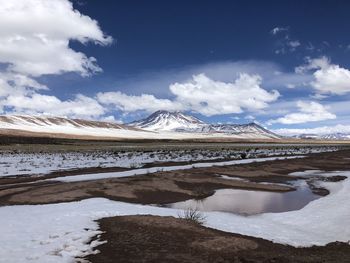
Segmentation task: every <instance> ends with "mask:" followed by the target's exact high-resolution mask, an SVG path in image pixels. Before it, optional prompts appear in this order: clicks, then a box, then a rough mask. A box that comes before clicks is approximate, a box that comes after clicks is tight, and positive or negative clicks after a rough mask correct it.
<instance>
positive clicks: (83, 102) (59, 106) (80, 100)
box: [2, 93, 105, 118]
mask: <svg viewBox="0 0 350 263" xmlns="http://www.w3.org/2000/svg"><path fill="white" fill-rule="evenodd" d="M2 106H4V107H7V108H10V109H11V111H12V112H16V113H18V114H31V115H37V114H43V115H52V114H53V113H54V114H55V115H57V116H69V117H72V118H97V117H99V116H101V115H103V114H104V113H105V109H104V108H103V107H102V106H101V105H100V104H99V103H98V102H97V101H96V100H95V99H93V98H89V97H86V96H84V95H81V94H78V95H77V96H75V98H74V99H73V100H66V101H62V100H60V99H58V98H57V97H55V96H49V95H42V94H38V93H34V94H31V95H10V96H8V97H7V98H6V99H5V100H3V101H2Z"/></svg>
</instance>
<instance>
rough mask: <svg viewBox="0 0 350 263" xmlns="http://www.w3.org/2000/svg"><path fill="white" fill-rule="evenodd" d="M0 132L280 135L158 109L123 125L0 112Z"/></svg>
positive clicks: (111, 135)
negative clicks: (209, 122) (1, 113)
mask: <svg viewBox="0 0 350 263" xmlns="http://www.w3.org/2000/svg"><path fill="white" fill-rule="evenodd" d="M0 135H6V136H26V137H28V136H29V137H33V136H34V137H56V138H74V139H80V138H82V139H86V138H90V137H91V136H92V137H93V138H96V139H98V138H99V139H175V140H181V139H210V138H227V139H278V138H279V136H278V135H276V134H274V133H272V132H270V131H268V130H266V129H264V128H263V127H261V126H259V125H257V124H255V123H250V124H243V125H238V124H207V123H205V122H203V121H201V120H199V119H197V118H195V117H193V116H189V115H185V114H183V113H181V112H167V111H157V112H155V113H153V114H152V115H151V116H149V117H148V118H146V119H144V120H141V121H137V122H133V123H131V124H130V125H123V124H117V123H111V122H101V121H91V120H81V119H68V118H62V117H46V116H44V117H41V116H28V115H6V116H0Z"/></svg>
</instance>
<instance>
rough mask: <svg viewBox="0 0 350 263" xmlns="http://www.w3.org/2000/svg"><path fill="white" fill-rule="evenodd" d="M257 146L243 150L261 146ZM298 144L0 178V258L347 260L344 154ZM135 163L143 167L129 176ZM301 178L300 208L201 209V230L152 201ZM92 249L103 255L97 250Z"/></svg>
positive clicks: (349, 158)
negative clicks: (239, 155) (305, 200)
mask: <svg viewBox="0 0 350 263" xmlns="http://www.w3.org/2000/svg"><path fill="white" fill-rule="evenodd" d="M259 147H261V146H259V145H255V146H251V147H250V148H254V149H255V150H254V151H255V152H259ZM278 147H280V146H278ZM288 147H290V146H288ZM327 147H328V148H327ZM185 148H186V147H185ZM297 148H298V149H297V150H295V147H294V146H293V147H292V149H294V150H293V151H292V153H291V154H285V152H284V154H283V156H282V157H281V156H279V157H281V158H278V154H275V155H273V157H269V158H271V159H269V158H266V153H267V152H268V151H265V152H264V153H265V155H261V156H253V157H255V158H256V159H252V160H250V159H245V160H238V159H235V158H234V159H233V160H232V159H230V158H229V156H231V153H230V152H229V150H228V151H226V150H223V149H221V147H220V149H217V150H216V151H217V152H220V150H221V151H223V152H225V151H226V153H227V156H226V157H224V158H208V160H206V161H205V162H202V163H201V162H200V158H197V159H196V158H194V159H188V158H186V159H185V160H183V159H181V158H180V159H178V160H177V162H172V161H171V155H170V157H169V158H168V159H167V158H165V159H164V160H163V161H162V160H160V161H158V162H154V161H153V159H152V162H143V163H141V165H142V166H141V167H140V168H135V167H125V166H124V167H121V166H113V165H111V166H109V167H90V168H84V167H77V168H76V169H68V170H63V171H60V170H55V171H51V172H49V173H47V174H28V175H23V174H22V175H21V176H8V175H7V176H4V177H2V178H1V179H0V204H1V205H2V206H1V207H0V222H1V225H0V231H1V232H2V237H1V238H0V240H1V243H2V244H3V245H2V247H1V248H0V254H3V257H2V258H3V259H6V262H45V263H46V262H70V260H72V258H74V257H77V260H81V258H86V259H88V260H90V261H91V262H116V261H118V262H349V258H350V246H349V244H348V243H347V242H348V240H350V232H349V230H348V229H349V228H348V227H347V223H346V222H345V221H346V219H345V218H348V216H350V214H349V213H350V210H349V207H350V203H349V200H350V198H349V193H350V189H348V187H350V183H349V180H350V179H347V178H348V176H349V175H350V173H349V172H348V171H350V150H349V149H347V148H344V147H343V148H338V149H337V151H334V149H332V150H330V148H329V146H325V148H323V152H321V153H320V151H308V152H306V151H305V150H302V149H300V147H299V146H298V147H297ZM170 151H172V150H170ZM235 151H236V152H237V150H235ZM254 151H251V150H250V151H248V152H251V153H252V152H254ZM203 152H205V151H202V152H201V153H198V152H197V153H196V154H202V153H203ZM232 152H234V150H232ZM244 152H246V148H244ZM259 153H261V152H259ZM269 153H271V152H269ZM6 154H8V153H6ZM21 154H24V153H23V152H21ZM29 154H33V152H32V151H30V153H29ZM40 154H43V153H40ZM44 154H45V153H44ZM163 154H164V155H167V154H168V152H167V151H166V152H165V153H163ZM183 154H186V153H185V152H183ZM149 155H150V153H147V154H146V156H148V157H147V158H150V157H149ZM23 156H25V154H24V155H22V157H21V158H24V157H23ZM39 156H40V155H39ZM202 156H203V155H202ZM204 156H212V155H211V154H207V155H204ZM213 156H214V157H215V156H216V154H214V155H213ZM121 157H123V155H121ZM178 157H179V156H178V155H177V158H178ZM216 157H217V156H216ZM245 157H247V156H245ZM87 158H89V157H87ZM147 158H146V159H147ZM151 158H154V156H153V155H152V157H151ZM35 159H36V157H35V156H34V157H33V156H31V157H30V160H31V161H33V160H35ZM73 160H74V158H73ZM113 162H114V161H111V163H112V164H113ZM213 162H214V165H211V164H212V163H213ZM223 162H227V163H223ZM29 163H30V161H29ZM220 163H221V164H220ZM116 164H118V162H116ZM193 165H194V167H193ZM184 166H185V167H186V168H184ZM157 167H158V168H159V167H161V168H162V169H158V168H157ZM174 167H175V168H174ZM179 167H180V168H179ZM181 167H182V168H181ZM14 168H16V167H14ZM155 168H157V169H155ZM170 168H171V169H170ZM141 169H150V170H149V172H145V173H140V174H138V175H137V176H135V175H133V173H130V171H134V170H135V171H136V170H137V171H139V170H141ZM152 169H155V170H152ZM334 171H337V172H334ZM106 172H107V173H106ZM125 173H126V175H127V176H121V175H123V174H125ZM128 173H129V174H128ZM136 174H137V173H136ZM67 176H68V177H67ZM67 178H70V180H67ZM299 181H305V182H306V183H307V185H308V187H309V188H310V189H311V191H312V192H313V193H314V194H315V195H318V196H319V199H317V200H315V201H312V202H310V203H309V204H307V205H306V206H305V207H304V208H302V209H301V210H298V211H290V212H285V213H268V214H261V215H256V216H249V217H246V216H240V215H233V214H230V213H222V212H205V213H204V214H205V215H206V216H207V221H206V222H205V226H200V225H198V224H195V223H193V222H189V221H187V220H184V219H179V218H176V217H178V214H179V211H178V210H176V209H171V208H164V207H159V206H163V205H166V204H169V203H174V202H179V201H184V200H188V199H202V198H205V197H208V196H211V195H213V194H214V193H215V191H216V190H219V189H243V190H254V191H268V192H279V193H287V192H290V191H295V190H296V187H297V184H295V182H299ZM101 197H103V198H106V199H101ZM85 199H86V200H85ZM107 199H109V200H107ZM80 200H83V201H81V202H79V201H80ZM110 200H113V201H110ZM73 201H78V202H73ZM115 201H117V202H115ZM63 202H68V203H63ZM121 202H127V203H121ZM38 204H49V205H45V206H38ZM137 204H143V205H147V206H140V205H137ZM13 205H23V206H13ZM262 205H263V204H262ZM43 212H44V213H46V214H41V213H43ZM138 214H141V215H138ZM148 214H152V215H153V216H151V215H148ZM117 215H118V216H117ZM159 215H161V216H162V217H160V216H159ZM115 216H117V217H115ZM169 216H171V217H169ZM15 218H21V219H22V220H20V221H17V220H15ZM8 220H11V222H10V221H8ZM94 220H98V224H97V223H96V222H94ZM295 220H298V221H295ZM344 220H345V221H344ZM269 222H270V223H269ZM311 222H312V223H311ZM10 225H11V226H12V227H14V228H13V229H11V227H9V226H10ZM98 226H99V227H98ZM208 227H211V228H216V229H220V230H222V231H225V232H221V231H219V230H213V229H211V228H208ZM99 228H100V229H99ZM101 231H103V232H101ZM227 232H231V233H227ZM233 233H240V234H243V235H238V234H233ZM247 235H248V236H255V237H248V236H247ZM258 237H260V238H258ZM262 238H264V239H262ZM265 239H267V240H270V241H267V240H265ZM271 240H272V241H274V242H276V243H272V242H271ZM104 241H107V243H104ZM337 241H341V242H337ZM342 242H343V243H342ZM278 243H279V244H278ZM326 244H328V245H326ZM312 245H318V246H312ZM325 245H326V246H325ZM298 246H307V248H296V247H298ZM310 246H311V247H310ZM95 248H97V249H98V250H99V251H101V253H97V254H95V253H94V252H93V249H95ZM0 262H1V259H0Z"/></svg>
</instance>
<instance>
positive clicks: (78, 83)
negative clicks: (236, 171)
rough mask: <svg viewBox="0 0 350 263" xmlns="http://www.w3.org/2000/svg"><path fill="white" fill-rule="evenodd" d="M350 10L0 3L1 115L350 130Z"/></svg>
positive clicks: (316, 4) (341, 6) (316, 5)
mask: <svg viewBox="0 0 350 263" xmlns="http://www.w3.org/2000/svg"><path fill="white" fill-rule="evenodd" d="M349 13H350V2H348V1H326V0H324V1H312V0H310V1H296V0H293V1H287V0H286V1H272V0H271V1H249V0H248V1H243V0H242V1H225V0H222V1H184V0H179V1H155V0H149V1H133V0H128V1H126V0H125V1H121V0H120V1H93V0H72V1H69V0H10V1H9V0H0V111H1V114H30V115H48V116H64V117H68V118H83V119H93V120H102V121H114V122H123V123H128V122H130V121H133V120H136V119H139V118H143V117H145V116H147V115H149V114H150V113H152V112H154V111H157V110H169V111H182V112H185V113H189V114H192V115H194V116H196V117H198V118H200V119H202V120H204V121H206V122H210V123H248V122H256V123H258V124H261V125H263V126H264V127H267V128H268V129H270V130H273V131H276V132H278V133H281V134H285V135H290V134H301V133H320V134H326V133H331V132H346V133H350V118H349V117H350V107H349V105H350V104H349V102H350V60H349V58H350V34H348V30H347V29H348V27H349V24H350V16H349V15H348V14H349Z"/></svg>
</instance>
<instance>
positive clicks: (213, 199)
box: [169, 182, 320, 215]
mask: <svg viewBox="0 0 350 263" xmlns="http://www.w3.org/2000/svg"><path fill="white" fill-rule="evenodd" d="M319 197H320V196H318V195H315V194H313V193H312V192H311V190H310V189H309V187H308V186H307V184H306V183H305V182H300V184H299V185H298V187H297V190H296V191H292V192H285V193H276V192H267V191H250V190H236V189H223V190H217V191H216V192H215V194H214V195H212V196H210V197H208V198H205V199H202V200H194V199H191V200H187V201H184V202H178V203H173V204H170V205H169V207H172V208H177V209H188V208H193V209H198V210H200V211H221V212H230V213H235V214H243V215H254V214H259V213H267V212H285V211H291V210H298V209H301V208H303V207H304V206H305V205H307V204H308V203H309V202H311V201H312V200H315V199H317V198H319Z"/></svg>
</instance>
